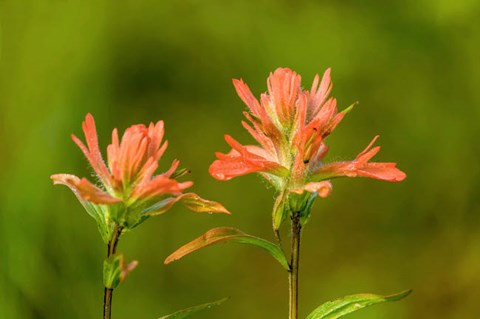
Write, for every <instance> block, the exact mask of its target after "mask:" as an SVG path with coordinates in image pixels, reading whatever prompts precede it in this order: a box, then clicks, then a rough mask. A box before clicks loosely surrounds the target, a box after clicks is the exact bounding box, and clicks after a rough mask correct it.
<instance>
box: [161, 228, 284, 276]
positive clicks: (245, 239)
mask: <svg viewBox="0 0 480 319" xmlns="http://www.w3.org/2000/svg"><path fill="white" fill-rule="evenodd" d="M222 242H236V243H241V244H249V245H253V246H257V247H260V248H262V249H264V250H265V251H267V252H268V253H269V254H270V255H272V256H273V258H275V259H276V260H277V261H278V262H279V263H280V264H281V265H282V266H283V267H284V268H285V269H287V270H289V268H290V267H289V265H288V261H287V258H286V257H285V254H284V253H283V251H282V249H281V248H280V247H278V246H277V245H275V244H274V243H271V242H269V241H268V240H265V239H262V238H258V237H255V236H251V235H248V234H246V233H244V232H242V231H241V230H238V229H236V228H231V227H218V228H213V229H211V230H209V231H208V232H206V233H205V234H203V235H202V236H200V237H198V238H197V239H194V240H192V241H191V242H189V243H187V244H185V245H183V246H182V247H180V248H179V249H178V250H176V251H175V252H174V253H172V254H171V255H170V256H168V257H167V259H165V264H168V263H171V262H172V261H175V260H178V259H180V258H182V257H183V256H186V255H188V254H190V253H192V252H194V251H196V250H199V249H200V248H204V247H207V246H211V245H214V244H218V243H222Z"/></svg>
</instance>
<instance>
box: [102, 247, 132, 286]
mask: <svg viewBox="0 0 480 319" xmlns="http://www.w3.org/2000/svg"><path fill="white" fill-rule="evenodd" d="M137 265H138V261H136V260H134V261H132V262H130V263H129V264H128V265H125V259H124V258H123V255H122V254H115V255H113V256H110V257H109V258H107V259H105V261H104V262H103V285H104V286H105V287H106V288H109V289H115V288H117V287H118V285H119V284H120V283H122V282H124V281H125V278H126V277H127V275H128V274H129V273H130V272H131V271H132V270H133V269H135V267H137Z"/></svg>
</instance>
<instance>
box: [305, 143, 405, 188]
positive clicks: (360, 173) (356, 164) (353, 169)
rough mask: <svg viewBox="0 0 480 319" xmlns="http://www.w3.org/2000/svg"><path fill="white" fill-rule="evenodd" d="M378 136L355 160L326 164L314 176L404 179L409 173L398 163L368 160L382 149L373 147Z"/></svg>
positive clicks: (326, 177)
mask: <svg viewBox="0 0 480 319" xmlns="http://www.w3.org/2000/svg"><path fill="white" fill-rule="evenodd" d="M377 138H378V136H375V137H374V138H373V140H372V141H371V142H370V144H369V145H368V146H367V147H366V148H365V149H364V150H363V151H362V152H360V154H358V155H357V157H356V158H355V160H353V161H349V162H337V163H331V164H327V165H324V166H322V167H320V169H318V170H317V171H316V172H315V173H314V177H316V178H321V179H328V178H332V177H339V176H347V177H369V178H374V179H379V180H384V181H389V182H400V181H403V180H404V179H405V178H406V177H407V175H406V174H405V173H404V172H402V171H401V170H399V169H398V168H396V167H395V166H396V165H397V164H396V163H384V162H380V163H377V162H374V163H369V162H368V161H369V160H370V159H371V158H372V157H373V156H375V155H376V154H377V153H378V152H379V151H380V146H376V147H373V148H372V146H373V144H374V143H375V141H376V140H377Z"/></svg>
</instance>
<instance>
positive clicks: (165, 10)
mask: <svg viewBox="0 0 480 319" xmlns="http://www.w3.org/2000/svg"><path fill="white" fill-rule="evenodd" d="M479 16H480V2H479V1H477V0H457V1H450V0H417V1H397V2H390V3H389V4H388V5H387V4H386V3H385V1H373V0H369V1H342V2H340V1H323V2H321V1H317V2H313V1H274V0H257V1H201V0H196V1H111V2H104V1H91V0H90V1H85V0H84V1H73V0H71V1H67V0H55V1H54V0H52V1H34V0H32V1H27V0H24V1H16V0H12V1H5V0H2V1H0V27H1V30H0V33H1V34H0V35H1V55H0V141H1V148H0V149H1V151H0V165H1V167H2V169H1V170H0V187H1V192H0V205H1V206H0V207H1V208H0V256H1V257H0V318H12V319H16V318H100V316H101V308H102V298H103V297H102V294H103V287H102V279H101V269H102V261H103V258H104V255H105V253H106V252H105V247H104V246H103V243H102V241H101V239H100V235H99V234H98V232H97V229H96V226H95V223H94V221H93V219H91V218H90V217H89V216H88V215H87V214H86V213H85V212H84V210H83V208H82V207H81V205H80V204H79V203H78V202H77V200H76V198H75V197H74V196H73V194H72V193H71V192H70V191H69V190H68V189H67V188H66V187H54V186H52V184H51V181H50V179H49V176H50V175H51V174H53V173H64V172H65V173H73V174H76V175H79V176H90V175H91V169H90V168H89V167H88V166H87V162H86V160H85V159H84V158H83V155H82V154H81V152H80V150H79V149H78V148H77V147H76V146H75V145H74V143H73V142H72V141H71V139H70V134H71V133H75V134H77V135H79V136H81V135H82V133H81V122H82V120H83V119H84V116H85V114H86V113H87V112H91V113H93V115H94V116H95V118H96V121H97V127H98V132H99V135H100V143H101V145H102V149H105V148H106V145H107V144H108V143H109V139H110V134H111V131H112V129H113V128H114V127H118V128H119V129H120V130H123V129H125V128H126V127H128V126H129V125H131V124H134V123H148V122H150V121H157V120H159V119H163V120H165V123H166V138H167V139H168V140H169V142H170V147H169V149H168V150H167V154H166V155H165V156H164V158H163V159H162V164H163V166H162V169H164V168H167V167H168V166H169V164H170V162H171V160H172V159H174V158H178V159H180V160H181V161H182V163H183V166H185V167H188V168H190V169H191V170H192V174H191V175H190V176H189V178H191V179H192V180H194V181H195V185H194V187H193V191H195V192H197V193H199V194H200V195H202V196H204V197H205V198H210V199H214V200H218V201H221V202H222V203H224V204H225V206H227V207H228V208H229V209H230V210H231V211H232V212H233V215H232V216H231V217H228V216H216V215H201V214H195V213H191V212H189V211H187V210H186V209H184V208H183V207H181V206H177V207H174V208H173V209H172V210H171V211H170V212H169V213H168V214H166V215H163V216H160V217H157V218H153V219H151V220H149V221H148V222H146V223H144V224H143V225H141V226H140V227H139V228H137V229H136V230H135V231H134V232H131V233H129V234H128V235H125V236H124V237H123V238H122V241H121V243H120V247H119V248H120V250H121V251H123V252H124V253H125V254H126V256H127V258H128V259H138V260H139V261H140V264H139V266H138V268H137V270H135V272H134V273H133V274H132V275H131V277H130V278H129V279H128V280H127V281H126V283H125V284H124V285H123V286H121V287H120V288H119V289H118V290H116V292H115V295H114V301H113V303H114V309H113V317H114V318H115V319H122V318H158V317H160V316H161V315H164V314H167V313H170V312H173V311H175V310H177V309H180V308H184V307H186V306H191V305H194V304H199V303H203V302H207V301H212V300H216V299H220V298H222V297H224V296H230V297H231V298H230V300H229V301H228V302H226V303H225V304H224V305H222V306H221V307H219V308H216V309H214V310H211V311H207V312H203V313H200V314H198V315H197V316H196V317H195V318H213V319H217V318H231V319H238V318H286V317H287V307H288V302H287V277H286V274H285V273H284V272H283V270H282V269H281V267H280V266H279V265H277V264H276V262H275V261H274V260H273V259H272V258H271V257H270V256H268V255H267V254H265V253H264V252H262V251H257V250H256V249H254V248H251V247H247V246H241V245H233V244H232V245H226V246H223V247H211V248H209V249H205V250H204V251H201V252H197V253H195V254H192V255H191V256H188V257H186V258H185V259H183V260H181V261H179V262H176V263H173V264H171V265H168V266H164V265H163V260H164V258H165V257H166V256H167V255H168V254H169V253H171V252H172V251H173V250H175V249H176V248H178V247H179V246H180V245H182V244H184V243H186V242H187V241H189V240H191V239H193V238H195V237H197V236H199V235H200V234H202V233H203V232H204V231H206V230H207V229H209V228H211V227H215V226H222V225H230V226H236V227H239V228H241V229H243V230H244V231H246V232H249V233H251V234H255V235H259V236H262V237H265V238H267V239H273V236H272V232H271V226H270V218H271V217H270V216H271V215H270V212H271V207H272V202H273V192H272V190H271V189H267V188H265V187H264V186H265V185H264V183H263V182H260V178H258V177H257V176H254V175H251V176H245V177H241V178H237V179H234V180H232V181H229V182H219V181H216V180H214V179H213V178H211V177H210V176H209V174H208V171H207V169H208V166H209V164H210V163H211V162H212V161H213V159H214V152H215V151H227V150H228V147H227V145H226V143H225V142H224V140H223V134H225V133H229V134H231V135H233V136H235V137H236V138H237V139H238V140H240V141H241V142H243V143H250V142H251V141H252V139H251V138H250V137H249V136H248V134H247V133H246V132H245V131H244V130H243V128H242V127H241V124H240V121H241V120H242V119H243V116H242V111H243V110H245V106H244V105H243V104H242V102H241V100H240V99H239V98H238V97H237V96H236V93H235V92H234V89H233V86H232V84H231V79H232V78H240V77H242V78H243V79H244V80H245V81H246V82H247V83H248V84H249V85H250V87H251V88H252V90H253V91H254V92H255V94H256V95H259V94H260V93H261V92H263V91H265V90H266V83H265V81H266V77H267V76H268V73H269V72H270V71H273V70H274V69H275V68H276V67H279V66H288V67H290V68H292V69H294V70H296V71H297V72H299V73H300V74H301V75H302V76H303V83H304V85H305V87H309V86H310V83H311V81H312V79H313V76H314V75H315V73H323V71H324V70H325V69H326V68H327V67H332V70H333V71H332V76H333V82H334V89H333V96H335V97H337V99H338V101H339V104H340V106H341V107H345V106H348V105H350V104H351V103H352V102H354V101H357V100H358V101H360V104H359V106H358V107H357V108H356V109H355V110H354V112H352V113H350V114H349V116H348V117H347V118H346V119H345V120H344V121H343V122H342V123H341V125H340V126H339V127H337V129H336V131H335V132H334V133H333V134H332V135H331V136H330V137H329V138H328V140H327V142H328V144H329V146H330V153H329V155H328V157H327V159H328V160H329V161H334V160H342V159H351V158H353V157H354V156H355V155H356V154H357V153H358V152H360V151H361V150H362V149H363V148H364V147H365V146H366V145H367V144H368V142H369V141H370V139H371V138H372V137H373V136H374V135H376V134H380V135H381V138H380V140H379V142H378V144H380V145H382V146H383V149H382V151H381V152H380V154H379V155H378V156H377V157H376V159H377V160H379V161H396V162H398V164H399V167H400V168H402V169H403V170H404V171H405V172H407V174H408V178H407V179H406V180H405V181H404V182H403V183H398V184H389V183H384V182H380V181H374V180H367V179H340V180H335V181H334V192H333V193H332V195H331V197H329V198H328V199H325V200H318V201H317V203H316V205H315V208H314V214H313V218H312V219H311V221H310V223H309V224H308V225H307V228H306V229H305V232H304V236H303V243H304V245H303V248H302V258H301V259H302V265H301V278H300V293H301V301H300V303H301V304H300V315H301V317H305V316H306V315H307V314H308V313H309V312H310V311H311V310H312V309H313V308H315V307H316V306H317V305H319V304H321V303H323V302H324V301H326V300H329V299H334V298H337V297H340V296H343V295H346V294H352V293H358V292H374V293H393V292H397V291H400V290H404V289H408V288H412V289H414V293H413V294H412V295H411V296H409V297H408V298H407V299H405V300H403V301H401V302H398V303H392V304H385V305H379V306H375V307H372V308H369V309H365V310H362V311H360V312H358V313H357V314H354V315H351V316H350V317H349V318H352V319H354V318H371V319H375V318H389V319H399V318H446V319H453V318H478V317H480V308H479V300H480V202H479V194H478V192H479V190H480V143H479V140H478V139H479V136H480V125H479V120H480V105H479V101H480V89H479V88H480V58H479V52H480V37H479V34H480V26H479V23H478V21H479V20H478V17H479Z"/></svg>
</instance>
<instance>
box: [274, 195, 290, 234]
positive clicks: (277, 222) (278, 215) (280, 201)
mask: <svg viewBox="0 0 480 319" xmlns="http://www.w3.org/2000/svg"><path fill="white" fill-rule="evenodd" d="M286 194H287V192H286V191H284V192H282V193H281V194H280V195H278V197H277V199H276V200H275V205H274V206H273V215H272V223H273V230H274V231H275V232H277V231H278V230H279V229H280V226H282V223H283V222H284V221H285V219H287V217H288V214H289V213H290V209H289V206H288V198H287V195H286Z"/></svg>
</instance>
